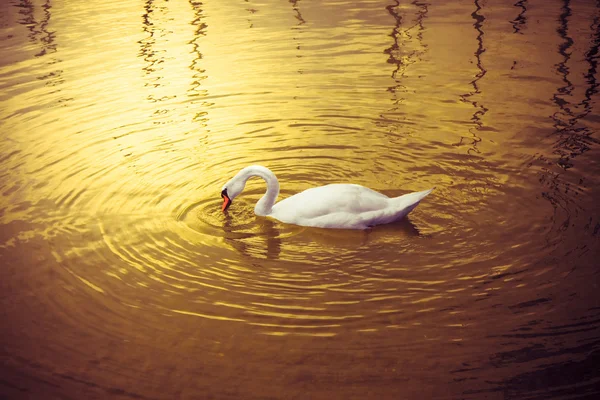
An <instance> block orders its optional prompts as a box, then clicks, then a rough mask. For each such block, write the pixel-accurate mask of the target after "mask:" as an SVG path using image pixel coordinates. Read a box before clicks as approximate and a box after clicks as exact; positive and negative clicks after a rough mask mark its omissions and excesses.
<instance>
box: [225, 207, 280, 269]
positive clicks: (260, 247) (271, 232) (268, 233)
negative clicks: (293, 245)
mask: <svg viewBox="0 0 600 400" xmlns="http://www.w3.org/2000/svg"><path fill="white" fill-rule="evenodd" d="M255 223H256V225H257V226H258V228H259V229H258V230H256V231H253V232H247V231H245V232H244V231H240V230H239V225H236V224H235V222H234V217H232V216H231V215H230V214H229V213H225V218H224V221H223V230H224V231H225V235H224V238H225V241H226V242H227V243H228V244H230V245H231V246H232V247H233V248H234V249H236V250H237V251H238V252H239V253H240V254H242V255H244V256H245V257H249V258H259V259H267V260H277V259H279V255H280V254H281V239H280V237H281V232H280V231H279V229H278V228H277V227H276V226H275V222H273V221H271V220H269V219H267V218H258V217H257V218H256V221H255Z"/></svg>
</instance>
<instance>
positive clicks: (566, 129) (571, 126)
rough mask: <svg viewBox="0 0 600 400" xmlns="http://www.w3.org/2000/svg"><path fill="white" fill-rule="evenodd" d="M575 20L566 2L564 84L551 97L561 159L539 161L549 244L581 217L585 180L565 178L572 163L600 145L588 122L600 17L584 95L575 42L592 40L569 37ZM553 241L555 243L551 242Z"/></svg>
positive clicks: (560, 50)
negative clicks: (549, 210) (547, 210)
mask: <svg viewBox="0 0 600 400" xmlns="http://www.w3.org/2000/svg"><path fill="white" fill-rule="evenodd" d="M574 18H575V16H574V15H573V10H572V8H571V2H570V1H569V0H565V1H564V2H563V4H562V8H561V14H560V17H559V20H558V21H559V26H558V28H557V29H556V31H557V32H558V34H559V35H560V38H561V39H562V42H561V43H560V44H559V45H558V53H559V54H560V56H561V58H562V59H561V61H560V62H559V63H557V64H556V65H555V67H556V70H557V72H558V73H559V75H560V76H561V80H562V83H563V84H562V86H560V87H558V88H557V89H556V92H555V93H554V94H553V96H552V101H553V102H554V104H555V105H556V108H557V111H555V112H554V114H552V116H551V118H552V120H553V127H554V130H555V132H554V134H555V135H556V136H557V139H556V142H555V143H554V145H553V154H555V155H556V156H558V160H557V161H553V160H549V159H547V158H546V157H544V156H540V157H539V160H540V161H542V162H544V164H545V166H544V167H542V173H541V174H540V178H539V180H540V183H542V184H543V185H544V186H545V187H546V188H547V191H544V192H543V193H542V196H543V197H544V198H546V199H547V200H548V201H549V202H550V203H551V205H552V207H553V209H554V216H553V227H552V229H551V231H550V232H549V234H548V242H549V243H554V242H556V240H562V239H561V237H562V232H564V231H566V230H567V229H568V228H569V227H570V226H571V225H573V224H574V222H575V221H574V219H576V217H577V215H578V214H579V213H578V212H574V210H576V209H580V207H581V205H579V200H578V199H577V196H578V195H579V194H580V193H583V190H584V187H585V182H584V179H583V178H579V180H578V181H572V179H573V178H572V177H571V176H568V175H565V172H566V171H567V170H569V169H570V168H573V167H574V161H573V160H574V159H575V158H576V157H578V156H580V155H581V154H583V153H585V152H587V151H589V150H590V149H591V147H592V146H593V145H594V144H598V143H600V141H598V139H596V138H594V136H593V133H594V129H592V127H591V124H590V121H588V120H587V117H588V116H589V115H590V112H591V111H592V108H591V106H590V103H591V99H592V96H593V95H594V94H596V93H597V92H598V89H597V88H598V83H597V81H596V73H597V54H598V48H599V45H600V29H599V28H600V26H599V18H600V17H599V16H598V15H597V14H596V15H595V16H594V18H593V22H592V23H591V25H590V32H589V33H590V36H589V37H591V38H592V40H591V41H590V47H589V49H588V50H586V51H585V52H584V54H583V58H584V59H585V61H586V63H587V64H588V65H589V67H588V68H587V71H585V72H583V76H584V78H585V82H584V83H585V90H583V91H582V90H579V89H580V88H581V86H583V85H577V84H576V83H575V82H577V81H578V80H579V79H580V77H579V76H578V75H579V71H580V69H579V67H580V65H575V64H574V63H573V55H574V53H575V52H576V51H577V50H578V49H577V47H576V40H577V41H584V40H585V41H588V40H589V39H587V37H586V36H587V35H584V34H578V35H577V39H574V37H571V36H570V34H569V31H570V23H571V20H572V19H574ZM584 38H585V39H584ZM574 71H577V72H574ZM578 93H582V95H581V100H580V101H579V102H576V100H575V99H576V98H577V96H578ZM554 165H557V166H558V167H559V168H560V170H556V169H555V168H554ZM584 223H589V221H581V222H579V224H584ZM551 237H552V238H553V239H550V238H551Z"/></svg>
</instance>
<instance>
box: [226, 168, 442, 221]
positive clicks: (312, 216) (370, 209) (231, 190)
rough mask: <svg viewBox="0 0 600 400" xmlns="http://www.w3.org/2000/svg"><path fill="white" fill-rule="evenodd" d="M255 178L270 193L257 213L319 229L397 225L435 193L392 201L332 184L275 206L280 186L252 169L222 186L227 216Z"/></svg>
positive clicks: (265, 172)
mask: <svg viewBox="0 0 600 400" xmlns="http://www.w3.org/2000/svg"><path fill="white" fill-rule="evenodd" d="M253 176H258V177H260V178H263V179H264V180H265V181H266V182H267V192H266V193H265V195H264V196H263V197H262V198H261V199H260V200H258V202H257V203H256V207H254V213H255V214H256V215H260V216H265V217H272V218H275V219H277V220H279V221H281V222H285V223H288V224H296V225H302V226H313V227H317V228H338V229H366V228H369V227H371V226H374V225H381V224H387V223H390V222H394V221H397V220H399V219H401V218H403V217H404V216H406V214H408V213H409V212H411V211H412V210H413V209H414V208H415V207H416V206H417V205H418V204H419V202H420V201H421V200H422V199H423V198H424V197H425V196H427V195H428V194H429V193H431V191H432V190H433V189H429V190H424V191H422V192H414V193H409V194H405V195H403V196H399V197H392V198H389V197H387V196H386V195H383V194H381V193H379V192H376V191H374V190H371V189H369V188H366V187H364V186H360V185H355V184H331V185H326V186H319V187H316V188H311V189H307V190H305V191H303V192H301V193H298V194H295V195H293V196H292V197H288V198H287V199H284V200H282V201H280V202H279V203H277V204H275V200H276V199H277V196H278V195H279V182H278V181H277V178H276V177H275V174H274V173H273V172H271V170H269V169H268V168H265V167H262V166H260V165H252V166H249V167H246V168H244V169H242V170H241V171H240V172H238V173H237V175H236V176H234V177H233V178H232V179H231V180H230V181H229V182H227V183H226V184H225V185H224V186H223V190H222V192H221V197H222V198H223V207H222V210H223V212H225V211H226V210H227V209H228V208H229V206H230V205H231V203H232V202H233V199H235V198H236V197H237V196H238V195H239V194H240V193H242V191H243V190H244V187H245V185H246V181H247V180H248V179H250V178H251V177H253Z"/></svg>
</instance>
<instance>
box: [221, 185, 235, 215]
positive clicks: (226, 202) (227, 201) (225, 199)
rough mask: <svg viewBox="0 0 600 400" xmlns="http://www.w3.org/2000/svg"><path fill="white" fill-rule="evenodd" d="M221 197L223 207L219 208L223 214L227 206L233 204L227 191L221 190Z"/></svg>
mask: <svg viewBox="0 0 600 400" xmlns="http://www.w3.org/2000/svg"><path fill="white" fill-rule="evenodd" d="M221 197H222V198H223V206H222V207H221V210H223V212H225V210H227V209H228V208H229V206H230V205H231V203H233V201H231V199H230V198H229V196H228V195H227V189H223V191H222V192H221Z"/></svg>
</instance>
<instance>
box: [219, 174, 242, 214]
mask: <svg viewBox="0 0 600 400" xmlns="http://www.w3.org/2000/svg"><path fill="white" fill-rule="evenodd" d="M245 184H246V182H244V181H243V180H241V179H236V178H233V179H232V180H230V181H229V182H227V183H226V184H225V185H224V186H223V190H222V191H221V197H222V198H223V206H222V207H221V209H222V210H223V212H225V210H227V209H228V208H229V206H230V205H231V203H233V199H235V198H236V197H237V196H238V195H239V194H240V193H242V191H243V190H244V186H245Z"/></svg>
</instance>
